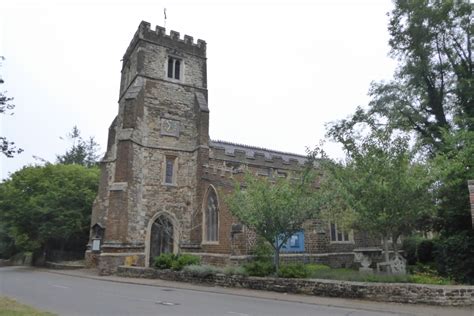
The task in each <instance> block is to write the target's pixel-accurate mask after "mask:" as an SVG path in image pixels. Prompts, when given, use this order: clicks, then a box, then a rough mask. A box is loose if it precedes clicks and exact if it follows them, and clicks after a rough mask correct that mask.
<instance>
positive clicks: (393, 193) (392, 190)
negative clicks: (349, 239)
mask: <svg viewBox="0 0 474 316" xmlns="http://www.w3.org/2000/svg"><path fill="white" fill-rule="evenodd" d="M346 153H347V155H346V160H345V162H340V163H337V162H332V163H326V164H325V166H326V168H324V172H326V173H327V174H328V176H330V177H332V179H333V181H335V182H336V183H337V186H339V190H338V191H339V192H342V199H343V200H344V202H345V203H346V204H347V206H346V207H347V208H349V209H352V211H353V214H354V216H353V223H352V227H354V228H356V229H358V230H361V231H366V232H368V233H369V235H371V236H372V237H375V238H381V239H382V240H383V241H384V247H385V258H386V261H388V259H389V258H388V240H389V238H391V239H392V240H394V241H395V240H397V239H398V238H399V237H400V236H402V235H403V236H407V235H409V234H411V233H412V232H413V231H415V230H416V229H417V228H418V227H417V223H418V222H419V221H420V220H421V219H424V218H425V217H429V216H432V215H433V212H434V199H433V194H432V192H431V181H430V176H429V170H428V168H427V167H426V165H425V164H423V163H420V162H417V161H416V160H415V157H414V155H413V152H412V151H410V149H409V146H408V138H407V137H397V138H390V137H389V136H388V135H387V134H372V135H368V136H366V137H363V138H362V139H360V141H359V142H355V141H354V142H353V143H352V144H351V147H350V151H346ZM336 207H340V206H339V205H338V206H336ZM393 245H394V247H395V249H394V250H395V251H397V250H398V249H396V243H395V242H394V243H393Z"/></svg>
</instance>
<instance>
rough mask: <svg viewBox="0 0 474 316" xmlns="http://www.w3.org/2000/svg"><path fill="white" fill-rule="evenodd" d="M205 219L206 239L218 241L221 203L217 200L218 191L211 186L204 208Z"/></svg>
mask: <svg viewBox="0 0 474 316" xmlns="http://www.w3.org/2000/svg"><path fill="white" fill-rule="evenodd" d="M204 220H205V227H204V229H205V231H204V232H205V240H206V241H218V238H219V236H218V228H219V225H218V224H219V203H218V202H217V194H216V191H215V190H214V189H213V188H212V187H210V188H209V190H208V192H207V200H206V204H205V209H204Z"/></svg>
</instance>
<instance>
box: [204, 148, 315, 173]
mask: <svg viewBox="0 0 474 316" xmlns="http://www.w3.org/2000/svg"><path fill="white" fill-rule="evenodd" d="M210 149H211V151H210V157H211V158H212V159H217V160H222V161H227V162H235V163H242V164H248V165H255V166H261V167H268V168H278V169H293V170H297V169H299V168H301V167H302V166H303V165H304V164H305V162H306V160H307V157H306V156H302V155H296V154H292V153H286V152H281V151H275V150H270V149H266V148H260V147H252V146H247V145H241V144H235V143H231V142H224V141H210Z"/></svg>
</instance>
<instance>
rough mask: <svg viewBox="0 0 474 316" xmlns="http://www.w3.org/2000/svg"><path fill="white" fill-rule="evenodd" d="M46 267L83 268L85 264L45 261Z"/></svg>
mask: <svg viewBox="0 0 474 316" xmlns="http://www.w3.org/2000/svg"><path fill="white" fill-rule="evenodd" d="M44 265H45V266H46V268H50V269H56V270H75V269H84V268H85V267H86V266H85V265H83V264H68V263H62V262H51V261H46V262H45V264H44Z"/></svg>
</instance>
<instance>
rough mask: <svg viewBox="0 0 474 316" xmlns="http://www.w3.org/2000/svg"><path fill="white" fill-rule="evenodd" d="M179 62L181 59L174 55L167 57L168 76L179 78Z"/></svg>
mask: <svg viewBox="0 0 474 316" xmlns="http://www.w3.org/2000/svg"><path fill="white" fill-rule="evenodd" d="M181 63H182V60H180V59H178V58H175V57H168V78H171V79H176V80H180V79H181Z"/></svg>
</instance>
